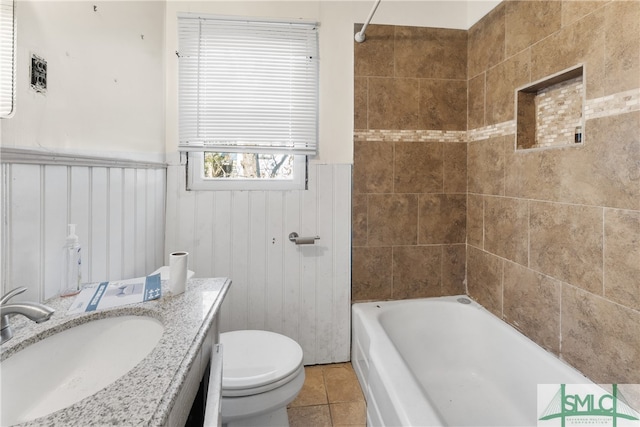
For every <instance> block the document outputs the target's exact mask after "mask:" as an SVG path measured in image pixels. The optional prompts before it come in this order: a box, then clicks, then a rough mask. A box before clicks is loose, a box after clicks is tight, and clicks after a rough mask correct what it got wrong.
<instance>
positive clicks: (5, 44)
mask: <svg viewBox="0 0 640 427" xmlns="http://www.w3.org/2000/svg"><path fill="white" fill-rule="evenodd" d="M13 11H14V5H13V0H0V117H7V116H9V115H10V114H11V112H12V111H13V100H14V94H15V72H14V69H15V68H14V67H15V65H14V61H15V45H14V43H15V27H14V22H15V21H14V17H13Z"/></svg>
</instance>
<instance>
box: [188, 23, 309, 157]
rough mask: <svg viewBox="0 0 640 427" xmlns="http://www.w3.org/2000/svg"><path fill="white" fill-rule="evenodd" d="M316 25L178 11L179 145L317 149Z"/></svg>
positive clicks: (244, 149)
mask: <svg viewBox="0 0 640 427" xmlns="http://www.w3.org/2000/svg"><path fill="white" fill-rule="evenodd" d="M316 27H317V25H316V24H314V23H301V22H265V21H249V20H236V19H229V18H210V17H207V18H204V17H195V16H191V15H181V16H179V17H178V32H179V37H178V39H179V41H178V43H179V48H178V49H179V50H178V52H177V54H178V57H179V134H180V142H179V147H180V150H181V151H218V152H245V153H247V152H258V153H269V152H280V153H285V152H286V153H291V154H307V155H313V154H315V153H316V149H317V139H318V131H317V128H318V125H317V123H318V36H317V28H316Z"/></svg>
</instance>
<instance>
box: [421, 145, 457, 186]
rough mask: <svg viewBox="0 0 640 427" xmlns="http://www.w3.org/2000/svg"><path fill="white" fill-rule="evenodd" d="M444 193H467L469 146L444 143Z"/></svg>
mask: <svg viewBox="0 0 640 427" xmlns="http://www.w3.org/2000/svg"><path fill="white" fill-rule="evenodd" d="M443 147H444V192H445V193H466V192H467V144H466V143H457V142H452V143H444V145H443ZM423 192H424V191H423Z"/></svg>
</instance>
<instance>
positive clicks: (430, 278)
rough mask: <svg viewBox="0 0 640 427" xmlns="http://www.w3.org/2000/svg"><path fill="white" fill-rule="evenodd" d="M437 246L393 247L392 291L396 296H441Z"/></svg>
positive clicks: (439, 254) (438, 247) (439, 256)
mask: <svg viewBox="0 0 640 427" xmlns="http://www.w3.org/2000/svg"><path fill="white" fill-rule="evenodd" d="M441 266H442V248H441V247H440V246H396V247H394V248H393V293H392V297H393V298H397V299H405V298H425V297H433V296H440V295H441V291H440V283H441V281H442V268H441Z"/></svg>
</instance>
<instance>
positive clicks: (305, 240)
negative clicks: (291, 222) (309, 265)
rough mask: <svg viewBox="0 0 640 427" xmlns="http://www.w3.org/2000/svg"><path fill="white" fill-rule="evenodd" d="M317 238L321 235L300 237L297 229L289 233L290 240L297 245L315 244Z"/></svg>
mask: <svg viewBox="0 0 640 427" xmlns="http://www.w3.org/2000/svg"><path fill="white" fill-rule="evenodd" d="M316 240H320V236H309V237H300V236H299V235H298V233H296V232H295V231H294V232H291V233H289V241H290V242H293V243H295V244H296V245H313V244H314V243H315V242H316Z"/></svg>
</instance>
